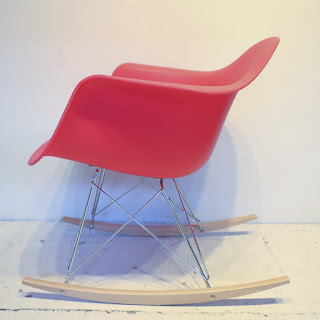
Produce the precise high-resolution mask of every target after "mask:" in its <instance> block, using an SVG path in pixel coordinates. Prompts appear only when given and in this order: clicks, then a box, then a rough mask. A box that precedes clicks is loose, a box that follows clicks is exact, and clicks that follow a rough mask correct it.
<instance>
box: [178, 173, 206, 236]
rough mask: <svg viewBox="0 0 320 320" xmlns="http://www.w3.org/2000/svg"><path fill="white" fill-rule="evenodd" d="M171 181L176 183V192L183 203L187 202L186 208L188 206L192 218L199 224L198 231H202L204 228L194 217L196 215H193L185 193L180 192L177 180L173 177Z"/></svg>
mask: <svg viewBox="0 0 320 320" xmlns="http://www.w3.org/2000/svg"><path fill="white" fill-rule="evenodd" d="M173 181H174V183H175V185H176V187H177V190H178V192H179V193H180V194H181V196H182V198H183V200H184V201H185V203H186V204H187V206H188V208H189V210H190V212H191V216H192V218H193V219H194V220H195V221H196V222H197V224H198V226H199V228H200V231H204V228H203V227H202V226H201V224H200V220H199V219H197V218H196V216H195V214H194V212H193V210H192V208H191V207H190V205H189V202H188V200H187V198H186V197H185V195H184V194H183V192H182V190H181V188H180V186H179V184H178V182H177V181H176V180H175V179H173Z"/></svg>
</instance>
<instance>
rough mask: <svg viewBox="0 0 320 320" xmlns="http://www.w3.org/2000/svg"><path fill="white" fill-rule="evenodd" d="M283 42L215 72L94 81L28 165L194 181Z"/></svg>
mask: <svg viewBox="0 0 320 320" xmlns="http://www.w3.org/2000/svg"><path fill="white" fill-rule="evenodd" d="M278 42H279V39H278V38H268V39H266V40H263V41H261V42H259V43H257V44H256V45H254V46H253V47H251V48H250V49H249V50H247V51H246V52H245V53H244V54H243V55H242V56H240V57H239V58H238V59H237V60H236V61H235V62H233V63H232V64H230V65H229V66H227V67H225V68H223V69H221V70H216V71H208V72H203V71H192V70H182V69H174V68H164V67H158V66H146V65H140V64H131V63H126V64H123V65H120V66H119V67H117V68H116V69H115V71H114V73H113V75H112V76H104V75H96V76H90V77H88V78H86V79H84V80H82V81H81V82H80V83H79V84H78V85H77V87H76V88H75V90H74V92H73V94H72V96H71V98H70V100H69V103H68V105H67V107H66V109H65V111H64V114H63V115H62V118H61V120H60V122H59V124H58V127H57V129H56V130H55V132H54V134H53V136H52V138H51V139H50V140H49V141H47V142H46V143H45V144H43V145H42V146H41V147H40V148H39V149H38V150H36V152H35V153H34V154H33V155H32V156H31V158H30V160H29V164H30V165H34V164H35V163H37V162H38V161H39V160H40V159H41V158H42V157H43V156H54V157H60V158H64V159H69V160H73V161H78V162H82V163H86V164H90V165H93V166H97V167H100V168H105V169H109V170H113V171H118V172H123V173H129V174H133V175H139V176H145V177H153V178H177V177H182V176H185V175H188V174H191V173H193V172H195V171H197V170H198V169H200V168H201V167H202V166H203V165H204V164H205V163H206V162H207V161H208V159H209V157H210V156H211V154H212V151H213V149H214V147H215V144H216V142H217V139H218V137H219V134H220V132H221V129H222V126H223V124H224V121H225V119H226V117H227V114H228V112H229V109H230V107H231V104H232V102H233V100H234V98H235V96H236V94H237V92H238V91H239V90H241V89H242V88H244V87H245V86H247V85H248V84H249V83H251V82H252V81H253V80H254V79H255V78H256V77H257V75H258V74H259V73H260V72H261V71H262V69H263V68H264V67H265V65H266V64H267V62H268V61H269V59H270V58H271V56H272V54H273V52H274V50H275V49H276V47H277V45H278Z"/></svg>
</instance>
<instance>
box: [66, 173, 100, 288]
mask: <svg viewBox="0 0 320 320" xmlns="http://www.w3.org/2000/svg"><path fill="white" fill-rule="evenodd" d="M98 172H99V169H96V171H95V173H94V176H93V178H92V181H91V187H90V192H89V196H88V200H87V204H86V207H85V209H84V213H83V216H82V220H81V223H80V226H79V230H78V234H77V237H76V240H75V242H74V245H73V249H72V252H71V256H70V259H69V263H68V267H67V271H66V278H65V281H64V283H66V284H68V281H69V276H70V270H71V268H72V264H73V261H74V257H75V254H76V251H77V248H78V245H79V241H80V237H81V233H82V229H83V225H84V221H85V220H86V216H87V212H88V208H89V204H90V201H91V197H92V193H93V188H94V185H93V184H94V183H95V181H96V179H97V174H98Z"/></svg>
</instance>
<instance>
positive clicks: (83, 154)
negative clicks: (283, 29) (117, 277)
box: [23, 38, 289, 305]
mask: <svg viewBox="0 0 320 320" xmlns="http://www.w3.org/2000/svg"><path fill="white" fill-rule="evenodd" d="M278 42H279V39H278V38H268V39H265V40H263V41H261V42H259V43H257V44H256V45H254V46H253V47H251V48H250V49H249V50H247V51H246V52H245V53H244V54H243V55H242V56H240V58H238V59H237V60H236V61H235V62H233V63H232V64H230V65H229V66H227V67H226V68H223V69H221V70H217V71H211V72H198V71H188V70H181V69H173V68H164V67H155V66H146V65H138V64H123V65H120V66H119V67H118V68H117V69H116V70H115V71H114V73H113V75H112V76H91V77H88V78H86V79H84V80H82V81H81V82H80V83H79V84H78V86H77V87H76V89H75V90H74V92H73V94H72V96H71V98H70V101H69V103H68V105H67V107H66V109H65V112H64V113H63V115H62V118H61V120H60V122H59V124H58V126H57V129H56V130H55V132H54V134H53V136H52V138H51V139H50V140H48V141H47V142H45V143H44V144H43V145H42V146H41V147H40V148H39V149H37V150H36V151H35V152H34V154H33V155H32V156H31V158H30V160H29V165H34V164H35V163H37V162H38V161H39V160H40V159H41V158H42V157H43V156H54V157H60V158H64V159H69V160H73V161H78V162H82V163H86V164H89V165H91V166H94V167H96V169H95V172H94V175H93V178H92V181H91V187H90V192H89V196H88V200H87V204H86V206H85V210H84V213H83V216H82V218H81V219H75V218H70V217H64V218H63V221H64V222H67V223H71V224H74V225H78V226H79V230H78V233H77V236H76V239H75V242H74V247H73V250H72V252H71V256H70V259H69V263H68V267H67V272H66V278H65V283H64V284H62V283H61V284H60V283H56V282H49V281H45V280H39V279H34V278H29V277H26V278H24V279H23V284H25V285H28V286H31V287H34V288H38V289H41V290H45V291H48V292H52V293H57V294H62V295H65V296H70V297H75V298H80V299H87V300H95V301H103V302H109V303H124V304H144V305H177V304H189V303H202V302H208V301H216V300H221V299H227V298H233V297H238V296H243V295H247V294H251V293H256V292H259V291H263V290H268V289H271V288H274V287H277V286H281V285H284V284H287V283H289V278H288V277H287V276H282V277H278V278H273V279H269V280H264V281H258V282H251V283H246V284H239V285H232V286H225V287H213V288H211V286H210V283H209V272H208V270H207V267H206V264H205V261H204V259H203V256H202V253H201V250H200V247H199V245H198V242H197V238H196V236H195V235H196V234H199V233H206V232H212V231H215V230H220V229H224V228H228V227H231V226H235V225H238V224H242V223H245V222H248V221H251V220H254V219H256V216H255V215H248V216H244V217H240V218H235V219H230V220H223V221H216V222H208V223H201V222H200V221H199V219H197V218H196V216H195V214H194V212H193V210H192V208H191V206H190V205H189V203H188V201H187V199H186V196H185V194H184V193H183V192H182V190H181V187H180V186H179V184H178V182H177V180H176V178H178V177H183V176H186V175H188V174H191V173H193V172H195V171H197V170H198V169H200V168H201V167H202V166H203V165H204V164H205V163H206V162H207V161H208V159H209V157H210V155H211V154H212V151H213V149H214V147H215V144H216V141H217V139H218V137H219V134H220V131H221V128H222V126H223V123H224V121H225V118H226V116H227V113H228V111H229V109H230V107H231V104H232V102H233V100H234V98H235V96H236V94H237V92H238V91H239V90H241V89H242V88H244V87H246V86H247V85H248V84H249V83H250V82H252V81H253V80H254V79H255V78H256V77H257V76H258V75H259V73H260V72H261V71H262V69H263V68H264V67H265V65H266V64H267V63H268V61H269V59H270V58H271V56H272V54H273V52H274V51H275V49H276V47H277V45H278ZM106 170H113V171H118V172H123V173H128V174H131V175H135V176H138V178H139V182H138V183H137V184H136V185H135V186H134V187H132V188H131V189H130V190H128V191H127V192H125V193H124V194H122V195H121V196H119V197H117V198H113V197H111V196H110V194H109V193H107V192H106V191H105V190H104V189H103V182H104V178H105V173H106ZM150 178H153V179H156V181H157V179H158V181H159V187H155V186H154V185H153V184H151V183H149V181H148V179H150ZM164 179H171V180H172V182H173V185H174V187H175V190H176V192H177V196H178V199H179V201H174V200H173V199H172V198H171V197H170V196H169V195H168V194H167V191H166V189H165V187H164ZM141 184H147V185H149V186H150V187H151V188H153V189H155V190H154V194H153V196H152V197H151V198H150V199H149V200H148V201H147V202H146V203H145V204H144V205H143V206H142V207H141V208H140V209H139V210H138V211H137V212H136V213H134V214H131V213H129V211H127V209H126V208H124V207H123V206H122V205H121V204H120V203H119V200H120V199H121V198H122V197H123V196H125V195H126V194H127V193H128V192H130V191H132V190H133V189H135V188H137V187H138V186H140V185H141ZM94 192H95V193H94ZM100 195H104V196H106V197H107V198H108V199H109V201H110V203H109V204H108V205H107V206H106V207H104V208H103V209H101V210H100V211H97V208H98V203H99V199H100ZM159 195H161V196H163V197H164V198H165V200H166V202H167V204H168V205H169V208H170V210H171V212H172V214H173V217H174V219H175V221H176V225H147V226H146V225H144V224H142V223H141V222H140V221H139V220H138V219H137V216H138V214H139V213H140V212H141V211H142V210H143V209H145V208H146V207H147V206H148V205H149V204H150V203H151V202H152V201H153V200H154V199H156V198H157V197H158V196H159ZM93 198H94V199H93ZM92 200H93V205H92V211H91V219H90V220H86V216H87V213H88V210H89V206H90V203H91V201H92ZM110 205H116V206H117V207H118V208H120V209H121V210H122V211H123V212H124V213H125V214H126V215H127V216H128V220H127V222H126V223H124V224H117V223H106V222H102V221H95V217H96V216H97V215H98V214H100V213H101V212H102V211H104V210H105V209H107V208H108V207H109V206H110ZM178 211H179V212H181V213H183V214H184V215H185V217H186V221H187V224H186V225H183V224H182V223H181V222H180V218H179V214H178V213H177V212H178ZM191 221H194V222H191ZM132 223H135V224H132ZM84 227H88V228H90V229H92V228H93V229H96V230H100V231H103V232H106V233H109V234H110V233H111V235H109V237H108V239H107V240H106V241H105V243H104V244H102V245H101V246H100V247H99V248H98V249H97V250H96V251H95V252H93V253H92V254H91V255H89V257H88V258H87V259H85V260H84V261H83V262H82V263H80V264H79V265H78V266H77V267H76V268H73V263H74V259H75V254H76V251H77V248H78V245H79V241H80V237H81V234H82V230H83V228H84ZM118 234H124V235H135V236H152V237H153V238H155V239H156V240H157V241H158V242H160V243H161V244H162V245H164V246H165V247H166V248H167V249H169V250H170V251H171V252H172V254H174V255H175V256H176V257H177V258H179V259H181V260H182V261H183V262H184V263H186V264H187V265H188V266H189V267H190V268H191V269H192V270H193V271H194V273H196V274H197V275H199V276H200V277H201V278H203V280H204V282H205V284H206V288H203V289H189V290H160V291H159V290H158V291H157V290H154V291H150V290H115V289H102V288H92V287H84V286H75V285H70V284H69V278H70V276H71V275H72V274H73V273H74V272H75V271H77V270H78V269H79V268H80V267H82V266H83V264H85V263H86V262H87V261H88V260H89V259H90V258H91V257H92V256H93V255H94V254H95V253H97V252H98V251H99V250H100V249H101V248H102V247H103V246H105V245H106V244H107V243H109V242H110V241H111V240H112V239H113V238H114V237H115V236H116V235H118ZM169 236H182V237H183V238H184V240H185V242H186V245H187V247H188V249H189V250H190V252H191V256H192V258H193V260H194V261H193V263H195V264H196V267H194V266H193V265H192V264H191V262H188V261H186V260H185V259H184V258H183V257H181V256H180V255H179V254H178V253H176V252H175V251H174V250H172V248H170V247H169V246H168V245H167V244H166V243H165V242H164V241H163V240H162V239H161V237H169ZM190 237H193V240H194V242H193V243H194V244H195V245H192V243H191V241H190V239H189V238H190ZM194 247H195V248H196V249H194Z"/></svg>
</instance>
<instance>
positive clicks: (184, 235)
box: [161, 180, 210, 288]
mask: <svg viewBox="0 0 320 320" xmlns="http://www.w3.org/2000/svg"><path fill="white" fill-rule="evenodd" d="M161 184H162V180H161ZM161 186H162V188H163V185H161ZM162 192H163V194H164V195H165V197H166V199H167V202H168V204H169V207H170V209H171V211H172V213H173V216H174V218H175V220H176V222H177V224H178V227H179V229H180V231H181V234H182V236H183V238H184V240H185V241H186V243H187V245H188V247H189V249H190V251H191V253H192V255H193V257H194V259H195V260H196V262H197V265H198V267H199V270H200V272H201V274H202V275H203V277H204V279H205V280H204V282H205V283H206V285H207V287H208V288H210V284H209V282H208V279H207V277H206V276H205V274H204V272H203V270H202V267H201V264H200V262H199V260H198V258H197V256H196V254H195V252H194V251H193V248H192V246H191V244H190V241H189V239H188V238H187V236H186V234H185V232H184V230H183V227H182V225H181V223H180V221H179V218H178V216H177V214H176V213H175V211H174V209H173V207H172V204H171V202H170V200H169V197H168V196H167V193H166V191H165V190H164V188H163V190H162Z"/></svg>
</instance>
